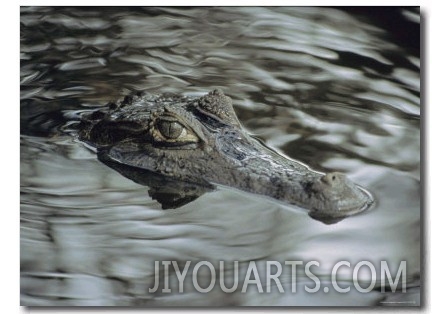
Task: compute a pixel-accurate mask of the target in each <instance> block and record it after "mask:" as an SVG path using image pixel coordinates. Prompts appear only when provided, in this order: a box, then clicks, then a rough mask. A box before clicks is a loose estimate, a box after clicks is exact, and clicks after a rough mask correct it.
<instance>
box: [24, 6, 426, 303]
mask: <svg viewBox="0 0 432 314" xmlns="http://www.w3.org/2000/svg"><path fill="white" fill-rule="evenodd" d="M404 14H405V15H406V14H411V15H413V14H414V15H415V14H417V13H416V12H408V13H407V12H405V13H404ZM21 22H22V26H21V29H22V34H21V133H22V137H21V204H22V205H21V293H22V294H21V302H22V304H23V305H153V306H155V305H173V304H177V305H188V306H190V305H320V304H322V305H324V304H326V305H373V304H378V302H379V301H380V300H383V299H386V300H392V298H396V300H413V299H415V300H418V290H415V289H414V290H410V292H409V293H408V294H404V295H399V294H396V295H392V296H391V295H389V294H381V293H380V292H379V289H378V290H376V291H375V290H374V291H373V292H371V293H369V294H360V293H356V292H355V291H354V289H352V290H353V291H352V293H349V294H347V295H341V294H338V293H335V292H334V291H333V292H331V293H328V294H324V293H323V292H320V293H317V294H314V295H311V294H307V293H305V292H304V289H301V288H300V286H302V285H310V282H307V281H305V280H304V279H305V277H304V274H303V275H302V274H300V275H299V277H300V278H302V279H301V280H300V282H299V288H298V291H299V293H298V294H296V295H295V297H293V295H286V294H282V295H281V294H278V293H271V294H259V293H256V292H254V291H252V290H251V291H248V293H246V294H242V293H233V294H232V295H226V294H224V293H223V292H221V291H217V290H215V291H213V292H212V293H210V294H208V295H207V296H205V297H203V295H201V294H199V293H197V292H193V291H190V293H187V294H183V295H182V294H170V295H166V294H160V293H158V294H154V295H151V294H149V293H148V288H149V287H150V286H151V285H152V284H153V278H154V264H153V262H154V261H155V260H175V261H178V262H179V263H180V262H185V261H188V260H191V261H193V262H198V261H200V260H206V261H213V262H215V265H216V264H217V262H218V261H219V260H226V261H234V260H237V261H240V262H241V269H243V271H244V270H245V269H244V268H245V267H247V263H248V262H249V261H256V262H257V264H259V265H261V264H263V263H265V261H267V260H278V261H282V262H283V261H285V260H301V261H310V260H317V261H319V262H320V264H321V265H320V268H319V275H320V276H321V278H322V279H323V282H326V280H327V282H328V276H329V274H330V272H331V267H332V266H333V265H334V264H335V263H336V262H337V261H340V260H347V261H350V262H352V263H356V262H358V261H360V260H364V259H366V260H369V261H371V262H372V263H373V264H375V265H379V261H381V260H386V261H388V263H389V264H390V263H399V261H401V260H407V261H408V273H407V276H408V277H407V279H408V281H409V282H410V284H411V286H414V287H415V286H416V285H417V286H418V276H419V273H420V230H419V226H420V184H419V180H420V129H419V114H420V107H419V55H418V50H416V49H414V48H415V47H414V48H413V47H403V46H401V45H400V44H397V43H396V42H394V41H393V39H392V37H391V36H390V35H389V33H388V31H387V30H385V29H384V28H380V27H379V26H378V25H376V24H374V23H372V22H370V21H367V20H365V19H364V17H362V16H356V17H354V16H353V15H351V14H350V13H347V12H342V11H340V10H336V9H326V8H319V9H316V8H277V9H276V8H217V9H212V10H211V11H210V10H208V9H205V8H194V9H190V10H186V9H179V8H165V9H155V8H148V9H138V8H134V9H127V8H116V9H115V10H113V9H109V8H107V9H101V10H98V11H96V10H91V9H89V10H88V9H86V10H84V11H83V10H80V9H77V8H73V9H69V8H68V9H67V10H66V9H61V8H57V9H51V8H22V13H21ZM215 87H221V88H222V89H223V90H224V91H225V92H226V94H228V95H230V96H231V97H232V98H233V99H234V105H235V109H236V111H237V113H238V115H239V118H240V120H241V121H242V123H243V125H244V126H245V127H246V128H247V130H248V131H249V132H250V133H252V134H254V135H255V136H258V137H259V138H261V139H263V140H264V141H265V142H266V143H267V144H268V145H269V146H271V147H273V148H275V149H278V150H280V151H281V152H283V153H285V154H287V155H289V156H291V157H293V158H296V159H298V160H300V161H302V162H305V163H306V164H308V165H310V166H311V167H313V168H314V169H316V170H319V171H334V170H337V171H342V172H345V173H347V174H348V175H349V176H350V177H351V178H352V179H353V180H354V181H355V182H358V183H359V184H361V185H362V186H365V187H367V188H368V189H369V190H371V191H372V192H373V193H374V195H375V197H376V199H377V205H376V207H375V208H374V209H372V210H371V211H368V212H366V213H363V214H361V215H358V216H354V217H350V218H348V219H345V220H343V221H341V222H339V223H336V224H333V225H325V224H323V223H321V222H319V221H316V220H313V219H311V218H310V217H309V216H308V215H307V213H306V212H305V211H304V210H302V209H299V208H295V207H292V206H289V205H286V204H281V203H278V202H274V201H272V200H269V199H267V198H262V197H259V196H256V195H250V194H248V193H243V192H240V191H235V190H232V189H229V188H224V187H220V188H219V189H218V190H217V191H214V192H210V193H207V194H204V195H203V196H202V197H200V198H198V199H197V200H196V201H194V202H192V203H189V204H187V205H185V206H183V207H181V208H179V209H176V210H165V211H163V210H161V209H160V205H159V204H158V203H157V202H156V201H153V200H152V199H151V198H150V197H149V196H148V194H147V191H148V188H147V187H145V186H141V185H138V184H136V183H134V182H132V181H130V180H128V179H126V178H124V177H122V176H121V175H119V174H118V173H117V172H115V171H113V170H112V169H110V168H108V167H106V166H105V165H103V164H102V163H100V162H99V161H97V159H96V156H95V154H94V153H93V152H92V151H89V150H88V149H87V148H86V147H84V146H83V145H82V144H81V143H79V142H78V141H77V140H76V139H74V138H73V136H70V135H69V134H64V132H63V131H62V130H64V129H67V128H68V127H67V125H68V117H69V118H70V117H73V116H74V115H76V112H77V111H79V110H82V109H88V107H97V106H100V105H103V104H105V103H106V102H107V101H109V100H113V99H116V98H117V97H119V96H121V95H125V94H127V93H128V92H129V91H130V90H148V91H151V92H165V91H171V92H182V93H186V94H189V95H195V94H199V93H203V92H207V91H209V90H210V89H213V88H215ZM228 271H229V270H228ZM341 276H345V277H344V278H343V279H344V280H346V281H347V282H348V284H349V283H350V282H351V284H352V280H351V279H350V277H349V274H346V273H343V272H341ZM361 279H362V280H365V281H367V280H368V279H369V278H368V276H367V274H366V275H365V277H362V278H361ZM282 282H283V284H284V286H289V283H290V278H289V276H288V277H286V278H282ZM323 285H324V283H323ZM275 291H277V290H275ZM412 291H414V292H412ZM417 304H418V303H417Z"/></svg>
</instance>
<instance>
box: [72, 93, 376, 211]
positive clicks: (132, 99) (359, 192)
mask: <svg viewBox="0 0 432 314" xmlns="http://www.w3.org/2000/svg"><path fill="white" fill-rule="evenodd" d="M80 138H81V139H82V140H84V141H86V142H89V143H90V144H92V145H94V146H96V147H98V148H99V151H100V153H102V154H104V157H105V158H108V159H110V160H112V161H114V162H118V163H121V164H124V165H129V166H133V167H138V168H142V169H146V170H150V171H152V172H155V173H158V174H162V175H164V176H167V177H170V178H173V179H178V180H180V181H185V182H193V183H197V184H208V183H215V184H222V185H226V186H231V187H235V188H238V189H241V190H244V191H248V192H252V193H257V194H262V195H266V196H269V197H272V198H275V199H278V200H282V201H286V202H288V203H291V204H295V205H298V206H301V207H305V208H307V209H310V210H312V211H315V212H318V213H319V214H325V215H328V216H331V217H343V216H347V215H351V214H355V213H357V212H360V211H362V210H364V209H365V208H367V207H368V206H369V205H370V204H371V203H372V202H373V200H372V198H371V196H370V194H369V193H368V192H366V191H365V190H364V189H363V188H360V187H359V186H357V185H355V184H354V183H352V182H351V181H350V180H348V179H347V178H346V177H345V176H344V175H343V174H340V173H328V174H322V173H319V172H316V171H313V170H311V169H309V168H308V167H306V166H305V165H303V164H301V163H298V162H296V161H294V160H290V159H287V158H285V157H283V156H280V155H278V154H277V153H275V152H273V151H271V150H269V149H268V148H266V147H264V146H263V145H261V144H260V143H258V142H257V141H256V140H254V139H253V138H251V137H250V136H249V135H248V134H246V132H245V131H244V130H243V129H242V127H241V125H240V123H239V121H238V119H237V116H236V114H235V112H234V110H233V107H232V102H231V99H230V98H229V97H227V96H225V95H224V94H223V92H222V91H220V90H215V91H212V92H210V93H209V94H207V95H205V96H203V97H200V98H194V97H185V96H180V95H168V94H164V95H147V94H146V95H134V96H128V97H125V99H124V100H123V101H118V102H117V103H115V104H111V105H110V106H109V107H107V108H104V109H101V110H99V111H95V112H94V113H92V114H91V115H90V116H89V117H87V118H86V119H85V120H84V121H83V122H82V128H81V131H80Z"/></svg>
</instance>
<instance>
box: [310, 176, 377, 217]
mask: <svg viewBox="0 0 432 314" xmlns="http://www.w3.org/2000/svg"><path fill="white" fill-rule="evenodd" d="M312 187H313V188H312V190H313V192H314V195H312V198H313V199H314V200H315V201H314V202H313V203H314V205H315V206H313V207H314V209H315V210H322V211H331V212H340V214H341V215H346V214H348V213H350V214H351V213H352V212H356V211H359V212H360V211H362V210H363V209H364V208H365V207H367V206H368V205H370V204H371V203H372V202H373V200H372V197H371V195H370V194H369V193H368V192H366V191H365V190H364V189H363V188H361V187H359V186H358V185H356V184H354V183H353V182H352V181H351V180H349V179H348V178H347V177H346V176H345V175H344V174H342V173H338V172H331V173H327V174H325V175H323V176H321V177H320V178H319V179H317V180H316V182H314V183H313V186H312Z"/></svg>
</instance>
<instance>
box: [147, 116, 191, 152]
mask: <svg viewBox="0 0 432 314" xmlns="http://www.w3.org/2000/svg"><path fill="white" fill-rule="evenodd" d="M151 134H152V136H153V139H154V141H155V142H157V143H160V144H163V143H165V144H168V145H169V146H180V145H185V144H190V143H197V142H198V141H199V140H198V136H197V135H196V134H195V133H194V132H193V131H191V130H190V129H189V128H188V127H186V126H184V125H183V124H182V123H181V122H180V121H179V120H178V119H177V118H176V117H174V116H168V115H166V116H161V117H158V118H157V120H156V121H155V122H154V124H153V128H152V131H151Z"/></svg>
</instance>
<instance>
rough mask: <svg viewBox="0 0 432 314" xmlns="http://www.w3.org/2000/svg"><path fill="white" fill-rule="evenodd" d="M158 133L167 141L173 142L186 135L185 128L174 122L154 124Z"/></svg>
mask: <svg viewBox="0 0 432 314" xmlns="http://www.w3.org/2000/svg"><path fill="white" fill-rule="evenodd" d="M156 126H157V128H158V130H159V132H160V133H161V134H162V135H163V136H164V137H165V138H167V139H171V140H175V139H177V138H179V137H180V136H181V135H182V134H183V135H185V134H186V128H185V127H184V126H183V125H181V124H180V123H178V122H176V121H166V120H159V121H158V122H157V124H156Z"/></svg>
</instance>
